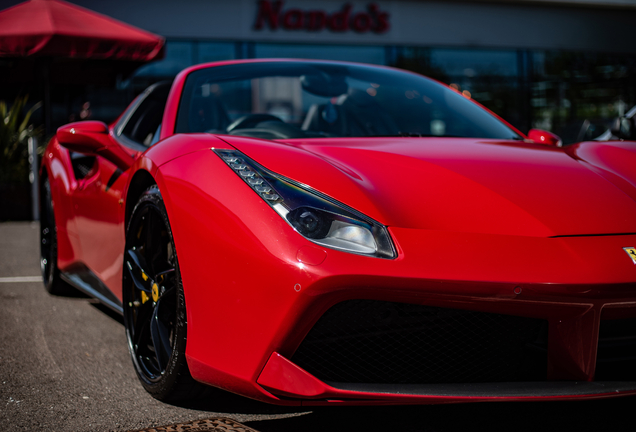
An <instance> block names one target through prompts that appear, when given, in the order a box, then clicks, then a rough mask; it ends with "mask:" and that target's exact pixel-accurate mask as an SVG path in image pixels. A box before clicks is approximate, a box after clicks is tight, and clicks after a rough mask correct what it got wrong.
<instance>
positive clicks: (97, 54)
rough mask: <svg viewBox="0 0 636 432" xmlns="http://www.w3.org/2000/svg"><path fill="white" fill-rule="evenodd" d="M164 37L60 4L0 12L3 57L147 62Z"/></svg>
mask: <svg viewBox="0 0 636 432" xmlns="http://www.w3.org/2000/svg"><path fill="white" fill-rule="evenodd" d="M163 44H164V39H163V38H162V37H160V36H157V35H155V34H152V33H150V32H147V31H144V30H141V29H138V28H136V27H133V26H131V25H128V24H125V23H123V22H121V21H117V20H115V19H113V18H109V17H107V16H105V15H101V14H98V13H96V12H93V11H90V10H88V9H85V8H82V7H79V6H76V5H73V4H70V3H67V2H64V1H61V0H30V1H28V2H25V3H21V4H19V5H17V6H13V7H11V8H8V9H5V10H3V11H1V12H0V57H27V56H50V57H71V58H78V59H79V58H85V59H117V60H132V61H139V62H147V61H151V60H155V59H157V58H161V56H162V55H163V51H162V49H161V48H162V47H163Z"/></svg>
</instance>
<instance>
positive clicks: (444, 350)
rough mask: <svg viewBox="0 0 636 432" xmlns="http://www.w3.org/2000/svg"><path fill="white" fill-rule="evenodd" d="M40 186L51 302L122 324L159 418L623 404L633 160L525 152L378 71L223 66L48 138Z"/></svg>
mask: <svg viewBox="0 0 636 432" xmlns="http://www.w3.org/2000/svg"><path fill="white" fill-rule="evenodd" d="M41 179H42V187H41V191H42V193H41V201H42V216H41V223H42V257H41V263H42V271H43V275H44V281H45V286H46V288H47V289H48V290H49V291H50V292H51V293H59V292H62V291H63V290H64V289H65V288H68V285H69V284H70V285H71V286H73V287H75V288H78V289H80V290H82V291H84V292H86V293H88V294H90V295H91V296H94V297H96V298H97V299H99V300H100V301H102V302H103V303H104V304H106V305H107V306H109V307H110V308H112V309H114V310H115V311H118V312H120V313H121V314H123V318H124V323H125V330H126V335H127V340H128V347H129V349H130V353H131V356H132V361H133V365H134V368H135V370H136V372H137V375H138V376H139V379H140V381H141V383H142V384H143V386H144V387H145V388H146V390H147V391H148V392H150V393H151V394H152V395H153V396H155V397H156V398H158V399H162V400H171V399H179V398H189V397H190V398H191V397H196V396H197V395H198V394H199V392H200V390H201V389H205V388H206V386H205V385H209V386H215V387H218V388H221V389H224V390H227V391H231V392H234V393H238V394H240V395H244V396H247V397H250V398H254V399H257V400H261V401H266V402H270V403H276V404H287V405H294V404H295V405H299V404H338V403H342V404H389V403H396V404H397V403H399V404H405V403H443V402H458V401H479V400H491V399H492V400H494V399H497V400H529V399H550V398H553V399H564V398H571V399H574V398H589V397H606V396H615V395H626V394H635V393H636V373H635V371H636V360H635V359H636V143H634V142H628V141H608V142H584V143H579V144H575V145H571V146H566V147H562V146H561V145H560V141H559V139H558V137H556V136H555V135H552V134H550V133H549V132H545V131H539V130H532V131H530V132H529V133H528V136H526V135H524V134H522V133H521V132H519V131H518V130H515V129H514V128H513V127H512V126H510V125H508V124H507V123H506V122H504V121H503V120H502V119H500V118H498V117H497V116H496V115H494V114H493V113H491V112H489V111H488V110H486V109H485V108H483V107H481V106H480V105H479V104H477V103H475V102H473V101H472V100H470V99H468V98H466V97H464V96H463V95H462V94H460V93H458V92H456V91H454V90H453V89H451V88H449V87H447V86H445V85H443V84H440V83H438V82H435V81H432V80H430V79H427V78H424V77H422V76H419V75H416V74H413V73H410V72H405V71H400V70H396V69H392V68H385V67H375V66H368V65H358V64H352V63H341V62H319V61H302V60H252V61H231V62H221V63H213V64H205V65H198V66H194V67H191V68H189V69H186V70H184V71H183V72H181V73H180V74H179V75H178V76H177V77H176V78H175V80H174V82H173V83H158V84H155V85H153V86H151V87H150V88H148V89H147V90H146V91H145V92H144V93H143V94H141V95H140V96H139V97H138V98H137V99H136V100H135V101H134V102H133V103H132V104H131V105H130V107H129V108H128V109H127V110H126V111H125V112H124V113H123V114H122V116H121V117H120V118H119V120H117V121H116V122H115V123H114V124H112V125H110V126H107V125H105V124H104V123H101V122H97V121H85V122H79V123H73V124H69V125H66V126H64V127H61V128H60V129H59V130H58V132H57V135H56V136H55V137H54V138H53V139H52V140H51V142H50V143H49V145H48V147H47V149H46V153H45V156H44V160H43V164H42V175H41ZM87 325H90V324H87Z"/></svg>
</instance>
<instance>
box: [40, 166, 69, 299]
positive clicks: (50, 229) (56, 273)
mask: <svg viewBox="0 0 636 432" xmlns="http://www.w3.org/2000/svg"><path fill="white" fill-rule="evenodd" d="M40 270H42V280H43V282H44V288H46V290H47V291H48V292H49V293H51V294H54V295H66V294H69V293H70V292H71V291H72V288H71V287H70V286H69V285H68V284H67V283H66V282H64V281H63V280H62V279H60V270H59V269H58V267H57V227H56V225H55V214H54V213H53V199H52V196H51V183H50V182H49V179H48V178H46V179H45V180H44V182H43V183H42V189H41V192H40Z"/></svg>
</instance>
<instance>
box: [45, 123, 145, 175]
mask: <svg viewBox="0 0 636 432" xmlns="http://www.w3.org/2000/svg"><path fill="white" fill-rule="evenodd" d="M56 136H57V140H58V141H59V143H60V145H62V146H63V147H66V148H67V149H69V150H71V151H74V152H77V153H83V154H86V155H90V156H102V157H103V158H104V159H106V160H108V161H110V162H112V163H113V164H115V165H116V166H117V168H120V169H121V170H123V171H126V170H127V169H128V168H130V166H131V165H132V163H133V161H134V158H133V156H131V155H130V154H129V153H128V152H126V151H125V150H124V149H123V148H122V147H121V146H119V145H118V144H117V143H115V142H114V141H113V140H112V139H111V137H110V136H109V134H108V126H106V124H105V123H102V122H100V121H93V120H90V121H83V122H75V123H69V124H67V125H65V126H62V127H61V128H59V129H58V130H57V135H56Z"/></svg>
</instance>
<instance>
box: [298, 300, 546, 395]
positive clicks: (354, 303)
mask: <svg viewBox="0 0 636 432" xmlns="http://www.w3.org/2000/svg"><path fill="white" fill-rule="evenodd" d="M546 341H547V322H546V321H545V320H540V319H533V318H524V317H516V316H510V315H500V314H493V313H484V312H474V311H465V310H458V309H446V308H438V307H429V306H421V305H413V304H405V303H393V302H383V301H376V300H348V301H344V302H342V303H339V304H337V305H335V306H333V307H332V308H331V309H329V310H328V311H327V312H326V313H325V314H324V315H323V316H322V317H321V318H320V319H319V320H318V322H317V323H316V324H315V325H314V327H313V328H312V329H311V330H310V332H309V333H308V335H307V336H306V338H305V339H304V340H303V342H302V343H301V345H300V346H299V347H298V349H297V350H296V353H295V354H294V355H293V356H292V358H291V360H292V361H293V362H294V363H296V364H297V365H298V366H300V367H301V368H303V369H305V370H306V371H307V372H309V373H311V374H312V375H314V376H315V377H317V378H318V379H320V380H323V381H327V382H336V383H337V382H341V383H395V384H402V383H412V384H424V383H464V382H466V383H469V382H501V381H538V380H545V379H546V373H547V372H546V371H547V350H546V349H545V346H546V344H547V343H546Z"/></svg>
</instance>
